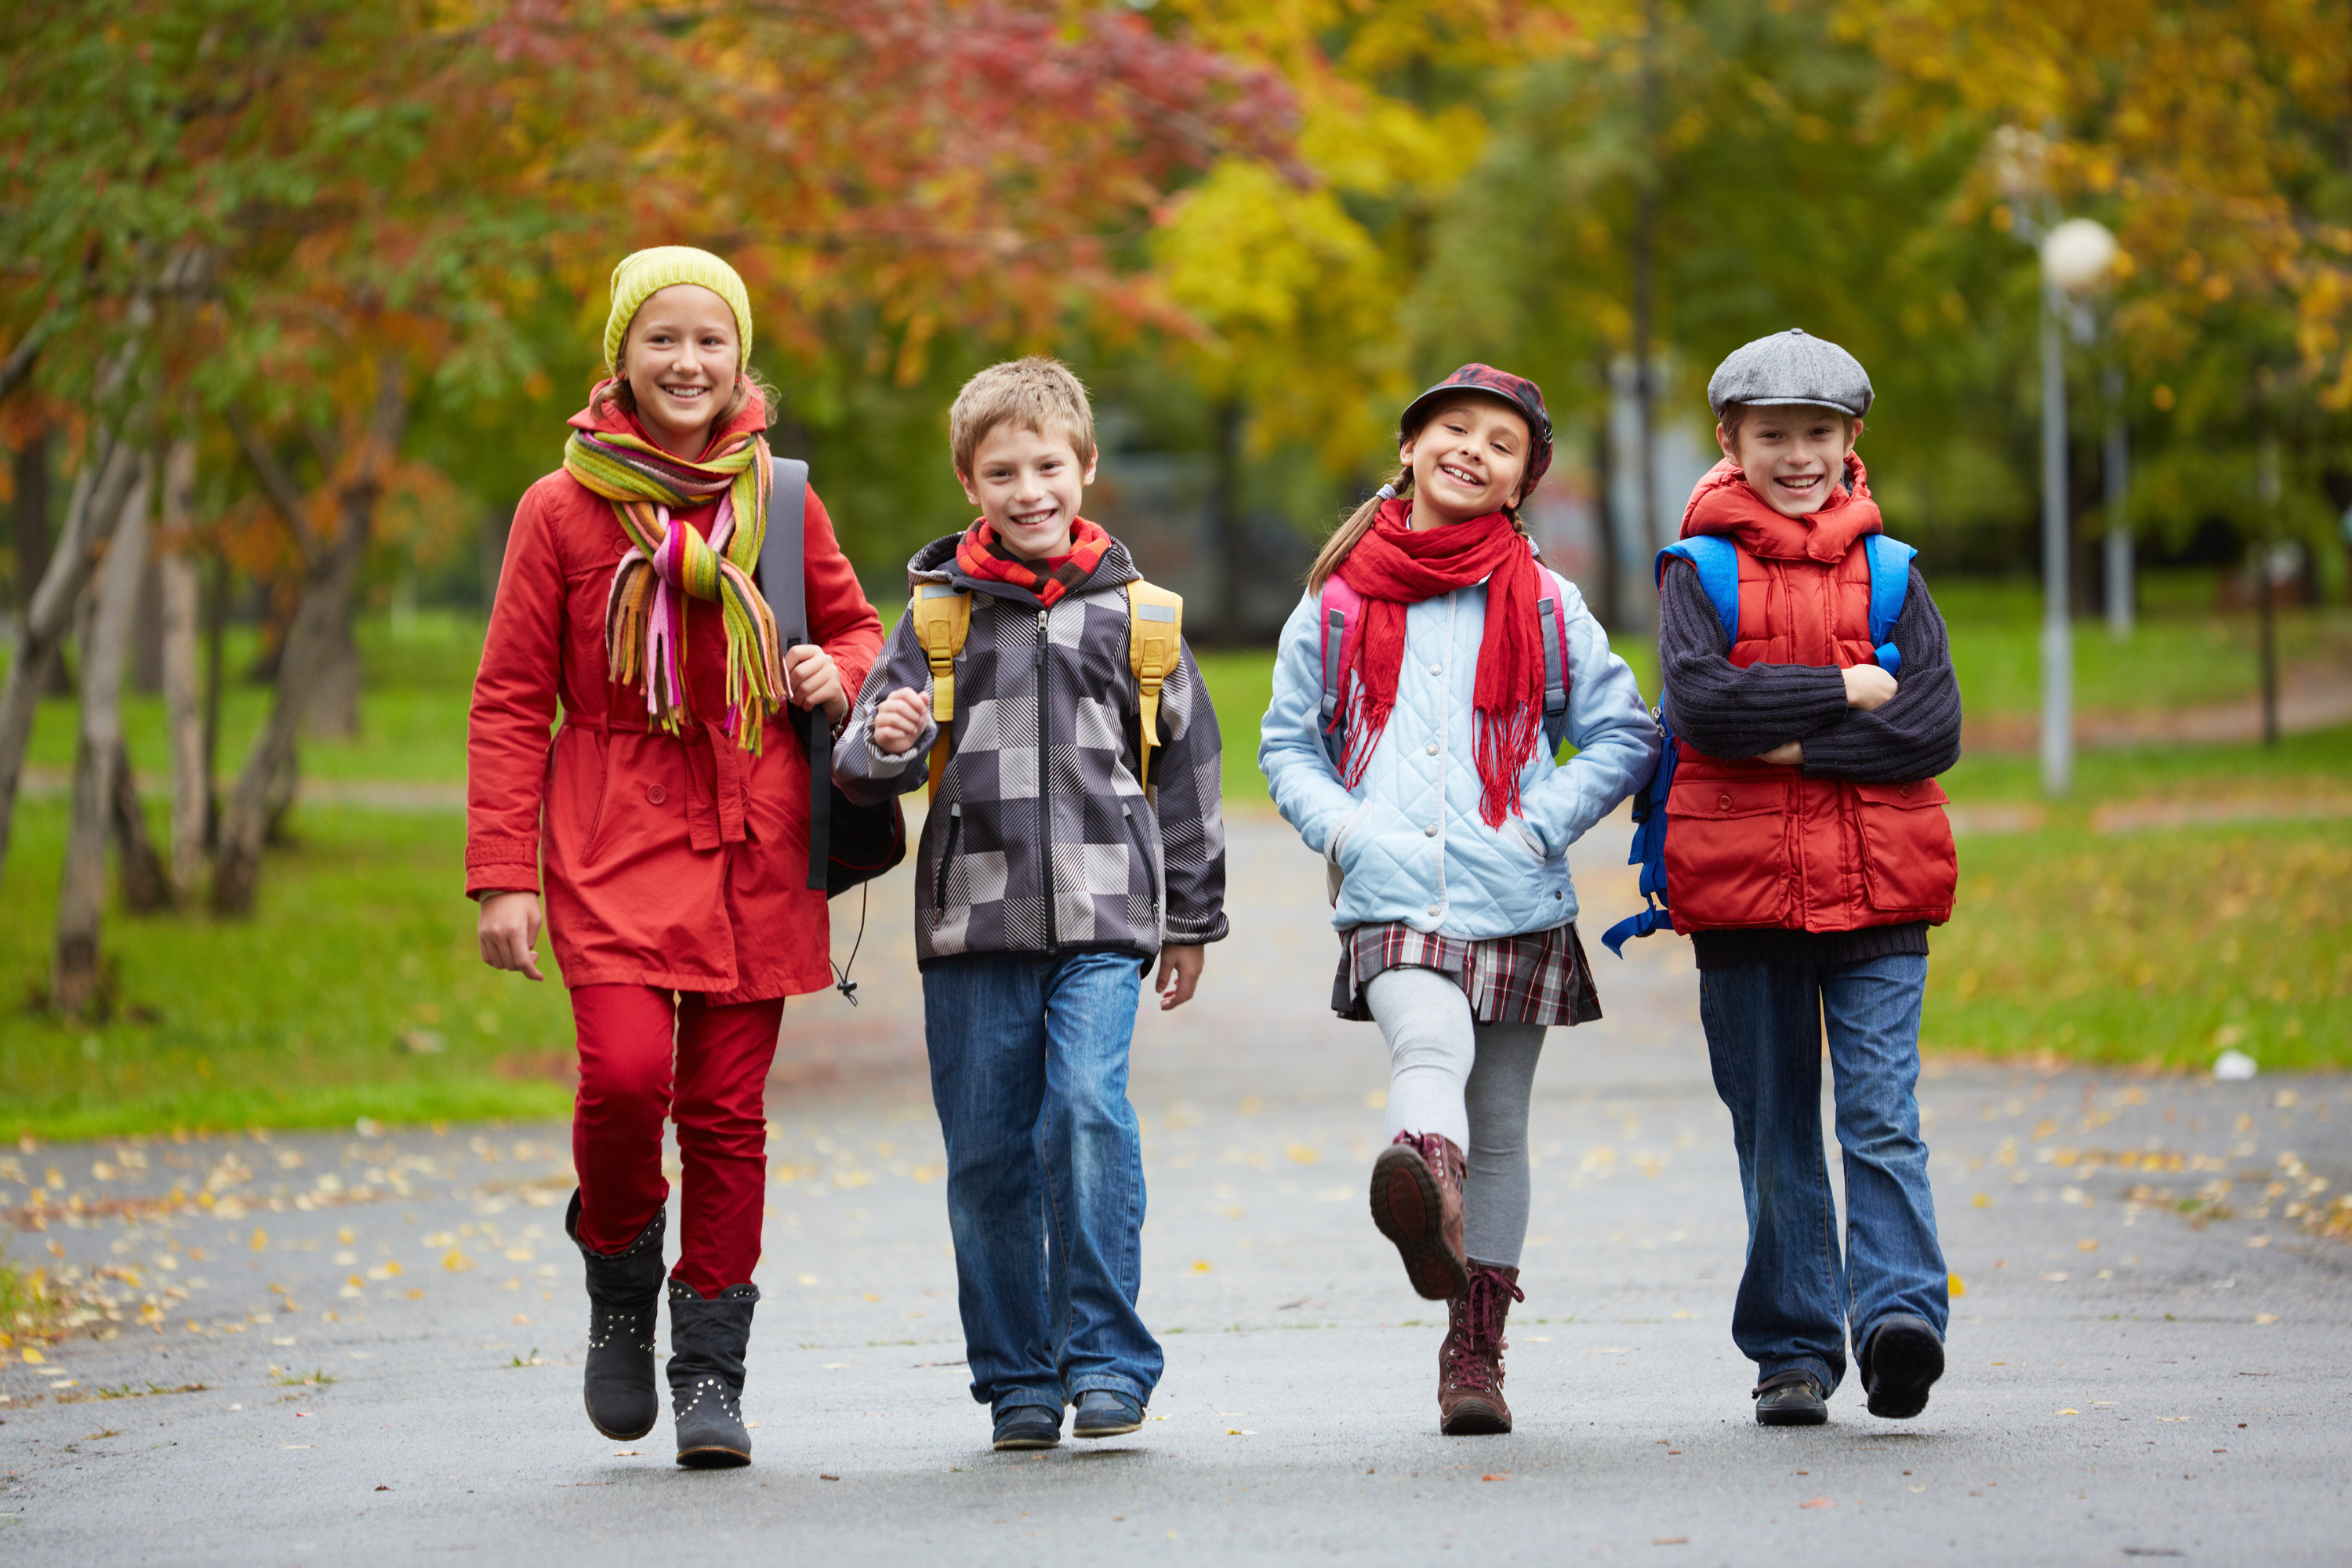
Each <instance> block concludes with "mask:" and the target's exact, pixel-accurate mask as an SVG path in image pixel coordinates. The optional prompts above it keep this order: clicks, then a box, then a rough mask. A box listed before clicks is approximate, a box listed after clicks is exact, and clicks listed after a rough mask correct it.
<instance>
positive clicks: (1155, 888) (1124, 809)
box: [1118, 802, 1160, 921]
mask: <svg viewBox="0 0 2352 1568" xmlns="http://www.w3.org/2000/svg"><path fill="white" fill-rule="evenodd" d="M1118 814H1119V816H1122V817H1124V818H1125V819H1126V821H1127V836H1128V838H1129V841H1130V842H1131V843H1133V845H1134V846H1135V852H1136V854H1138V855H1139V856H1140V857H1142V858H1143V885H1144V887H1145V888H1147V889H1150V893H1151V914H1152V919H1153V920H1154V921H1157V920H1158V919H1159V917H1160V868H1159V867H1157V866H1155V865H1153V864H1152V861H1151V846H1150V843H1149V842H1148V841H1147V840H1146V839H1145V838H1144V837H1143V824H1142V823H1140V822H1139V821H1137V820H1136V816H1135V812H1134V810H1133V808H1132V807H1130V806H1129V805H1126V804H1125V803H1124V802H1122V803H1121V804H1120V805H1119V808H1118Z"/></svg>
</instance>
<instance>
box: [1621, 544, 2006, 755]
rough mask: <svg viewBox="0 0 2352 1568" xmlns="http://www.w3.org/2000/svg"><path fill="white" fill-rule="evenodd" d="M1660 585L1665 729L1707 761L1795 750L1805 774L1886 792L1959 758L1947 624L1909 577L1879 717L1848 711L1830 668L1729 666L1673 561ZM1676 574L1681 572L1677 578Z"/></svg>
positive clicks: (1699, 591) (1711, 621) (1696, 589)
mask: <svg viewBox="0 0 2352 1568" xmlns="http://www.w3.org/2000/svg"><path fill="white" fill-rule="evenodd" d="M1667 564H1668V571H1667V572H1666V574H1665V581H1664V584H1662V589H1663V602H1662V604H1661V605H1660V616H1659V636H1658V662H1659V665H1660V667H1661V668H1662V670H1663V671H1664V686H1665V697H1664V703H1663V707H1664V718H1665V722H1666V727H1667V728H1668V729H1669V730H1672V731H1674V732H1675V734H1677V735H1679V736H1681V737H1682V738H1683V739H1684V740H1685V741H1687V742H1690V743H1691V744H1692V745H1693V746H1695V747H1696V748H1697V749H1698V750H1699V751H1701V752H1706V754H1707V755H1708V756H1711V757H1723V758H1727V759H1731V758H1740V757H1753V756H1758V755H1760V754H1762V753H1763V752H1769V751H1770V750H1771V749H1772V748H1773V747H1775V746H1778V745H1780V744H1781V743H1783V742H1788V741H1801V742H1804V748H1805V771H1806V772H1807V773H1811V774H1814V775H1816V776H1820V777H1827V778H1848V779H1855V780H1859V781H1861V782H1863V783H1865V784H1885V783H1897V782H1904V781H1908V780H1911V779H1922V778H1931V777H1933V776H1934V775H1936V774H1937V773H1942V772H1943V771H1944V770H1945V769H1947V768H1948V767H1950V766H1951V765H1952V763H1955V762H1956V761H1958V758H1959V754H1960V689H1959V683H1958V680H1957V679H1954V677H1953V674H1952V648H1951V642H1950V639H1949V638H1948V636H1947V635H1946V633H1945V630H1944V617H1943V616H1942V615H1941V614H1940V613H1939V612H1938V611H1937V608H1936V602H1935V600H1934V599H1933V598H1932V597H1931V596H1930V595H1928V592H1927V583H1926V581H1925V580H1924V579H1923V578H1921V576H1920V575H1919V571H1918V568H1916V566H1915V567H1913V568H1912V571H1911V585H1910V588H1909V590H1908V591H1907V593H1906V595H1905V598H1904V602H1903V614H1902V616H1899V617H1898V618H1897V619H1896V621H1895V631H1894V635H1893V638H1892V640H1893V642H1894V644H1895V649H1896V651H1897V652H1899V653H1901V654H1902V656H1903V666H1902V674H1901V676H1900V677H1898V679H1897V689H1896V691H1895V698H1894V700H1892V701H1890V702H1888V703H1887V704H1886V706H1885V707H1884V708H1881V709H1880V710H1878V711H1876V712H1875V713H1864V712H1861V711H1859V710H1854V709H1850V708H1848V707H1847V706H1846V705H1845V680H1844V678H1843V676H1841V675H1840V674H1839V672H1838V671H1837V670H1836V669H1835V668H1831V667H1829V666H1819V665H1804V664H1751V665H1748V667H1747V668H1738V667H1736V666H1734V665H1733V664H1732V663H1731V661H1730V658H1728V655H1729V652H1730V647H1731V644H1730V639H1728V638H1727V637H1725V636H1724V634H1723V623H1722V622H1721V621H1719V620H1717V618H1716V614H1715V606H1714V605H1713V604H1712V603H1710V602H1709V601H1708V599H1707V596H1706V589H1705V588H1703V587H1701V586H1700V585H1699V581H1698V573H1697V571H1696V569H1694V568H1692V567H1691V566H1690V564H1689V563H1687V562H1683V561H1670V562H1669V563H1667ZM1675 568H1680V570H1675Z"/></svg>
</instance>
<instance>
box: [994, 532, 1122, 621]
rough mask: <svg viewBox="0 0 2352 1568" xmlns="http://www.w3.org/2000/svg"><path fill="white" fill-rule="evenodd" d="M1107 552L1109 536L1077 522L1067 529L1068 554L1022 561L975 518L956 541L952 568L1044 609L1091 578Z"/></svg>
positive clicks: (1050, 607)
mask: <svg viewBox="0 0 2352 1568" xmlns="http://www.w3.org/2000/svg"><path fill="white" fill-rule="evenodd" d="M1109 548H1110V535H1109V534H1108V533H1105V532H1104V531H1102V530H1101V529H1099V528H1097V527H1096V526H1095V525H1094V524H1093V523H1091V522H1088V521H1087V520H1086V519H1085V518H1083V517H1082V518H1079V519H1078V520H1077V521H1076V522H1074V523H1072V524H1071V525H1070V552H1069V553H1068V554H1067V555H1056V556H1055V557H1054V558H1053V559H1052V560H1050V561H1047V562H1045V563H1042V569H1041V563H1038V562H1034V561H1025V560H1024V559H1022V558H1021V557H1020V556H1018V555H1015V554H1013V552H1012V551H1010V550H1007V549H1006V548H1005V547H1004V545H1003V542H1002V541H1000V540H999V539H998V538H997V537H996V529H995V528H994V526H993V525H992V524H991V523H990V522H989V521H988V519H986V518H984V517H983V518H976V519H974V520H973V521H972V525H971V527H970V528H968V529H966V530H965V531H964V536H963V537H962V538H961V539H959V540H957V541H956V564H957V565H958V566H960V567H961V568H962V569H963V572H964V574H965V575H967V576H971V577H978V578H980V579H981V580H982V581H983V582H988V583H1009V584H1012V585H1013V587H1016V588H1026V589H1028V590H1029V591H1030V592H1031V593H1033V594H1034V595H1037V603H1038V604H1039V605H1042V606H1043V607H1045V608H1046V609H1049V610H1050V609H1052V608H1053V607H1054V601H1055V600H1056V599H1058V598H1060V597H1061V596H1062V595H1065V594H1066V593H1068V592H1069V591H1070V590H1071V589H1073V588H1075V587H1076V586H1077V585H1078V584H1081V583H1083V582H1085V581H1086V580H1087V578H1089V577H1091V576H1093V575H1094V572H1095V567H1096V565H1097V563H1100V562H1101V560H1102V558H1103V552H1104V551H1106V550H1108V549H1109Z"/></svg>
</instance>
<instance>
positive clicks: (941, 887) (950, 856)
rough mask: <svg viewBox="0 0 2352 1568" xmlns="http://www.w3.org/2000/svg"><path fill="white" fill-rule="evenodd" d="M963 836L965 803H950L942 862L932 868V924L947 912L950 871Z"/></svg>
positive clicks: (935, 923) (942, 847)
mask: <svg viewBox="0 0 2352 1568" xmlns="http://www.w3.org/2000/svg"><path fill="white" fill-rule="evenodd" d="M962 838H963V804H962V803H961V801H955V802H950V804H949V805H948V831H947V837H945V838H944V839H943V840H941V841H940V863H939V864H938V865H937V866H935V867H933V868H931V924H933V925H935V926H936V925H938V924H939V923H940V916H941V915H942V914H944V913H946V912H947V907H948V873H949V871H950V868H953V866H954V865H955V855H956V846H957V844H958V843H960V842H961V840H962Z"/></svg>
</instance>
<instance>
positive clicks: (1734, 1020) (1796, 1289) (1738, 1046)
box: [1698, 953, 1951, 1389]
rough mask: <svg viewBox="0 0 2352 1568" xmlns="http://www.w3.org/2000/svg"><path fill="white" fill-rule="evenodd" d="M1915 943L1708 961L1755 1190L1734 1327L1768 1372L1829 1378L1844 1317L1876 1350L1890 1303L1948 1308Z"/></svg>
mask: <svg viewBox="0 0 2352 1568" xmlns="http://www.w3.org/2000/svg"><path fill="white" fill-rule="evenodd" d="M1926 991H1927V958H1926V957H1925V956H1924V955H1922V954H1919V953H1903V954H1898V955H1896V956H1894V957H1889V958H1875V959H1871V960H1869V961H1867V962H1864V963H1842V964H1837V965H1834V966H1832V967H1828V968H1819V969H1816V968H1811V967H1806V966H1801V965H1795V964H1750V965H1744V966H1742V967H1739V968H1737V969H1717V970H1707V971H1703V972H1702V973H1700V975H1699V993H1698V994H1699V1017H1700V1019H1701V1021H1702V1022H1703V1023H1704V1024H1705V1025H1706V1054H1707V1059H1708V1061H1709V1063H1710V1064H1711V1065H1712V1066H1713V1068H1714V1071H1715V1089H1716V1092H1717V1094H1719V1095H1721V1096H1722V1097H1723V1103H1724V1104H1725V1105H1726V1106H1727V1107H1729V1108H1730V1110H1731V1136H1732V1141H1733V1142H1734V1143H1735V1144H1736V1145H1737V1146H1738V1151H1739V1184H1740V1186H1741V1188H1742V1189H1743V1191H1744V1192H1745V1194H1746V1196H1747V1199H1748V1267H1747V1269H1746V1271H1745V1272H1744V1273H1743V1274H1742V1275H1741V1276H1740V1279H1739V1297H1738V1301H1737V1303H1736V1304H1735V1305H1734V1306H1733V1308H1732V1312H1731V1337H1732V1340H1733V1342H1735V1343H1737V1344H1738V1346H1739V1348H1740V1350H1741V1352H1743V1353H1745V1354H1746V1355H1747V1357H1748V1359H1749V1360H1750V1361H1752V1362H1754V1363H1756V1365H1757V1369H1758V1373H1759V1381H1761V1379H1763V1378H1766V1377H1770V1376H1771V1375H1772V1374H1773V1373H1780V1372H1790V1371H1806V1372H1811V1373H1813V1374H1814V1375H1815V1376H1817V1377H1819V1378H1820V1379H1821V1380H1822V1386H1823V1387H1824V1388H1829V1389H1834V1388H1836V1387H1837V1385H1838V1384H1839V1382H1840V1381H1841V1380H1842V1379H1843V1377H1844V1376H1845V1340H1846V1325H1847V1324H1848V1323H1851V1324H1853V1330H1854V1344H1855V1348H1856V1350H1857V1352H1860V1353H1861V1354H1863V1355H1864V1356H1865V1357H1866V1356H1867V1355H1868V1353H1869V1351H1868V1338H1869V1334H1870V1331H1872V1330H1873V1329H1874V1328H1876V1327H1877V1325H1878V1324H1879V1323H1880V1322H1881V1321H1883V1320H1884V1319H1885V1317H1886V1316H1887V1314H1888V1313H1890V1312H1909V1313H1912V1314H1914V1315H1916V1316H1917V1317H1921V1318H1925V1319H1926V1320H1927V1321H1928V1322H1930V1323H1932V1324H1934V1325H1935V1328H1936V1331H1937V1333H1938V1334H1941V1333H1942V1332H1943V1331H1944V1326H1945V1323H1946V1321H1947V1320H1948V1317H1949V1315H1950V1310H1951V1307H1950V1301H1949V1298H1948V1283H1949V1276H1948V1275H1947V1274H1946V1272H1945V1269H1944V1251H1943V1248H1942V1247H1941V1246H1939V1245H1938V1244H1937V1240H1936V1207H1935V1201H1934V1199H1933V1197H1932V1196H1931V1195H1930V1194H1929V1193H1928V1190H1927V1144H1926V1143H1924V1142H1921V1141H1920V1138H1919V1100H1918V1096H1917V1093H1916V1090H1917V1088H1918V1084H1919V1004H1920V1000H1921V998H1922V996H1923V995H1924V994H1925V993H1926ZM1824 1022H1826V1023H1827V1024H1828V1026H1829V1043H1830V1052H1829V1054H1830V1065H1831V1067H1832V1069H1834V1071H1835V1074H1836V1078H1835V1094H1836V1097H1837V1138H1838V1143H1839V1145H1840V1146H1841V1147H1842V1148H1843V1150H1844V1151H1845V1203H1846V1232H1845V1246H1844V1248H1843V1251H1841V1250H1840V1248H1839V1246H1838V1228H1837V1211H1836V1208H1835V1206H1834V1205H1833V1204H1832V1201H1831V1198H1830V1183H1829V1165H1828V1163H1827V1161H1826V1160H1825V1159H1824V1158H1823V1156H1822V1025H1823V1023H1824Z"/></svg>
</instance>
